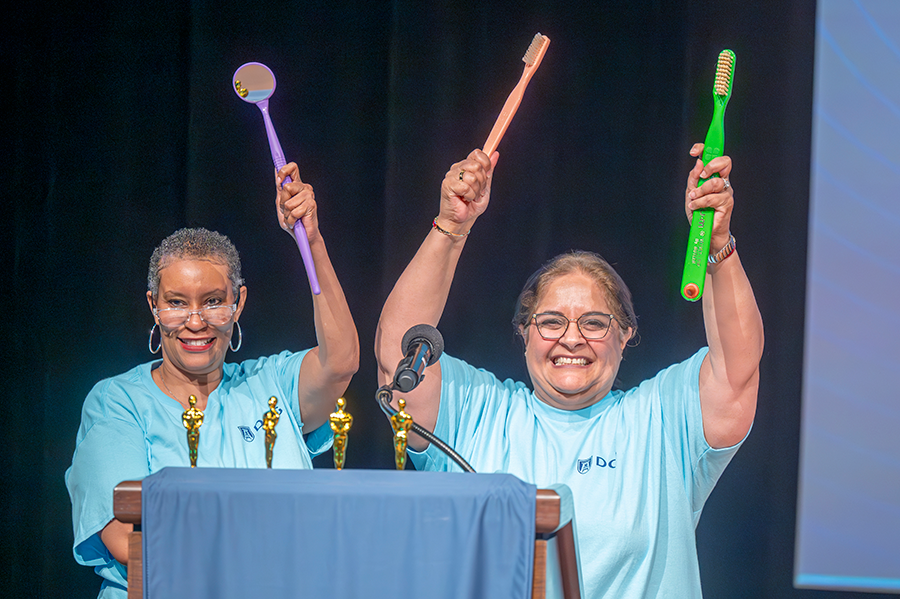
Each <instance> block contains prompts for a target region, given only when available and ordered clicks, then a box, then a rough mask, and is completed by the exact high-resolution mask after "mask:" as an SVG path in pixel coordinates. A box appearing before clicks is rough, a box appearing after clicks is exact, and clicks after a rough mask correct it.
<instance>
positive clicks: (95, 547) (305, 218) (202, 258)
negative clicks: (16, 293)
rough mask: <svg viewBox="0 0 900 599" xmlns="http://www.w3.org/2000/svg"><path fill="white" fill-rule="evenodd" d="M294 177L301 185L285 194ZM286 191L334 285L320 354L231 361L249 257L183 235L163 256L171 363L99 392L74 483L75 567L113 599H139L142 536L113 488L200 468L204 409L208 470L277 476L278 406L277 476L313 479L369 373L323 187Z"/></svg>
mask: <svg viewBox="0 0 900 599" xmlns="http://www.w3.org/2000/svg"><path fill="white" fill-rule="evenodd" d="M286 176H290V177H291V179H292V182H290V183H287V184H285V185H284V187H283V188H282V187H281V183H282V181H284V178H285V177H286ZM276 188H277V192H276V211H277V214H278V220H279V224H280V225H281V227H282V228H283V229H284V230H286V231H288V232H291V231H292V229H293V225H294V223H295V222H296V221H297V220H302V223H303V226H304V228H305V229H306V234H307V236H308V238H309V245H310V250H311V253H312V257H313V260H314V262H315V267H316V272H317V275H318V280H319V284H320V287H321V293H320V294H319V295H314V296H313V311H314V322H315V329H316V337H317V339H318V346H317V347H314V348H312V349H308V350H304V351H299V352H290V351H284V352H281V353H280V354H277V355H273V356H264V357H260V358H256V359H248V360H245V361H243V362H238V363H226V362H225V357H226V353H227V352H228V350H229V349H230V350H231V351H233V352H237V351H238V350H239V349H240V346H241V340H242V332H241V327H240V324H239V322H240V317H241V314H242V312H243V310H244V307H245V305H246V302H247V287H246V286H244V281H243V279H242V278H241V264H240V259H239V257H238V253H237V250H236V249H235V248H234V246H233V245H232V243H231V241H230V240H229V239H228V238H227V237H225V236H223V235H220V234H218V233H214V232H210V231H207V230H205V229H181V230H180V231H176V232H175V233H173V234H172V235H170V236H169V237H168V238H166V239H165V240H163V242H162V243H161V244H160V245H159V247H158V248H156V250H155V251H154V252H153V256H152V258H151V260H150V269H149V274H148V291H147V303H148V304H149V308H150V312H151V314H152V316H153V320H154V325H153V329H152V330H151V332H150V341H149V344H150V351H151V352H152V353H158V354H159V355H160V357H161V359H159V360H155V361H151V362H147V363H145V364H142V365H140V366H137V367H136V368H133V369H132V370H130V371H128V372H126V373H124V374H121V375H118V376H115V377H112V378H110V379H106V380H104V381H101V382H100V383H98V384H97V385H96V386H95V387H94V388H93V390H92V391H91V392H90V394H89V395H88V397H87V399H86V400H85V404H84V408H83V410H82V421H81V427H80V429H79V431H78V436H77V439H76V448H75V455H74V457H73V459H72V466H71V468H69V470H68V471H67V472H66V484H67V486H68V488H69V493H70V496H71V498H72V506H73V521H74V528H75V547H74V548H75V556H76V559H77V560H78V561H79V562H80V563H82V564H85V565H90V566H94V568H95V570H96V571H97V573H98V574H100V575H101V576H102V577H103V578H104V581H103V586H102V589H101V593H100V596H101V597H125V596H126V586H127V584H126V572H125V567H124V566H123V564H125V563H126V562H127V533H128V532H130V531H131V529H132V526H131V525H126V524H122V523H121V522H118V521H117V520H115V519H113V505H112V499H113V488H114V487H115V485H116V484H118V483H119V482H121V481H123V480H134V479H141V478H143V477H145V476H147V475H148V474H151V473H153V472H155V471H157V470H159V469H161V468H163V467H165V466H189V465H190V462H189V455H188V445H187V430H186V429H185V426H187V423H186V422H184V423H183V422H182V420H183V416H184V414H185V413H186V411H187V410H188V409H189V407H190V403H189V399H190V398H192V397H193V398H196V405H195V407H196V409H197V410H202V411H203V412H204V416H205V417H204V418H203V420H202V423H203V424H202V426H201V427H200V428H199V447H198V448H197V454H198V456H197V457H198V464H197V465H198V466H201V467H202V466H207V467H238V468H265V467H266V435H265V430H263V428H264V427H263V419H264V415H265V414H266V412H267V411H268V410H269V409H270V406H269V404H268V401H269V398H271V397H273V396H275V397H276V398H277V399H278V406H277V409H278V411H279V412H280V418H279V424H278V446H277V448H276V451H275V452H274V460H273V464H272V465H273V467H275V468H312V461H311V456H313V455H316V454H318V453H321V452H322V451H325V450H326V449H328V447H329V446H330V445H331V439H332V433H331V428H330V425H329V423H328V415H329V414H330V413H331V411H332V409H333V407H334V404H335V401H336V400H337V399H338V397H339V396H341V395H342V394H343V392H344V391H345V390H346V389H347V386H348V384H349V383H350V379H351V377H352V376H353V375H354V374H355V372H356V370H357V367H358V363H359V339H358V336H357V332H356V326H355V325H354V323H353V318H352V316H351V315H350V310H349V308H348V306H347V302H346V300H345V298H344V293H343V291H342V290H341V286H340V283H339V282H338V279H337V276H336V275H335V272H334V269H333V267H332V265H331V261H330V259H329V257H328V252H327V251H326V248H325V242H324V241H323V240H322V235H321V233H320V232H319V227H318V216H317V210H316V202H315V197H314V194H313V190H312V187H311V186H310V185H308V184H304V183H303V182H302V181H301V180H300V177H299V172H298V169H297V165H296V164H294V163H291V164H289V165H287V166H285V167H284V168H282V169H281V170H280V171H279V172H278V173H277V175H276ZM289 326H294V325H289ZM195 420H196V419H195Z"/></svg>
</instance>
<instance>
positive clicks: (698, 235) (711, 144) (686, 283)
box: [681, 50, 734, 302]
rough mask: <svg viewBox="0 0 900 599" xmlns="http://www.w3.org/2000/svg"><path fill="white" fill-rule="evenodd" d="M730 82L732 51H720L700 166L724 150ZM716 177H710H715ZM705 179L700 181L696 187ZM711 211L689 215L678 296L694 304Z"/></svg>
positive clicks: (703, 275) (706, 250) (702, 273)
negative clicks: (679, 294) (689, 223)
mask: <svg viewBox="0 0 900 599" xmlns="http://www.w3.org/2000/svg"><path fill="white" fill-rule="evenodd" d="M733 81H734V52H732V51H731V50H722V52H720V53H719V61H718V64H717V65H716V82H715V84H714V85H713V117H712V122H711V123H710V124H709V131H707V132H706V141H705V142H704V144H703V157H702V160H703V164H704V165H707V164H709V161H710V160H712V159H713V158H718V157H719V156H721V155H722V154H723V152H724V150H725V106H726V105H727V104H728V100H729V99H730V98H731V87H732V83H733ZM718 176H719V175H718V174H716V175H713V177H718ZM708 180H709V179H701V180H700V182H699V184H698V185H697V187H699V186H700V185H703V184H704V183H705V182H706V181H708ZM713 212H714V211H713V209H712V208H701V209H699V210H694V213H693V214H692V215H691V232H690V235H689V236H688V246H687V255H686V256H685V258H684V274H683V275H682V277H681V295H682V296H683V297H684V299H686V300H690V301H692V302H696V301H697V300H698V299H700V296H701V295H703V283H704V282H705V281H706V264H707V261H708V259H709V238H710V235H711V234H712V224H713Z"/></svg>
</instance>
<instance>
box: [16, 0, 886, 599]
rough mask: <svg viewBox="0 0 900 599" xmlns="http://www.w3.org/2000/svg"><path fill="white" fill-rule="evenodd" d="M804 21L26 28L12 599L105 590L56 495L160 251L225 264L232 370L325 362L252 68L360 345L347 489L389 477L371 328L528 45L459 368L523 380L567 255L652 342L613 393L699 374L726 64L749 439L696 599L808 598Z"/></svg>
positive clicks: (61, 8) (713, 503)
mask: <svg viewBox="0 0 900 599" xmlns="http://www.w3.org/2000/svg"><path fill="white" fill-rule="evenodd" d="M814 18H815V5H814V2H812V1H811V0H789V1H785V2H779V3H774V2H773V3H753V2H735V1H730V0H728V1H721V2H717V3H706V2H700V1H697V0H668V1H665V2H663V1H645V2H630V3H624V2H611V1H595V2H571V1H549V0H547V1H538V0H525V1H522V2H518V3H515V4H512V3H509V4H507V3H500V2H496V3H490V2H470V1H457V2H437V1H430V2H397V1H395V2H388V1H367V2H359V3H335V2H281V1H274V2H268V3H254V2H233V1H230V0H225V1H219V2H201V1H197V2H189V3H188V2H170V3H163V2H159V3H140V2H138V3H112V2H94V3H83V2H82V3H75V2H61V3H53V4H50V3H45V2H31V3H21V4H20V5H18V6H17V7H16V8H14V9H13V10H12V12H11V14H8V15H7V16H6V19H5V24H6V25H7V27H6V34H5V40H4V41H3V46H2V47H3V59H4V60H3V62H4V72H5V73H7V75H6V76H5V77H4V82H5V85H6V93H5V94H3V100H4V104H3V106H4V110H3V113H4V114H3V117H4V122H5V124H6V127H5V130H6V132H7V133H6V135H5V138H6V141H7V145H6V147H7V150H6V152H5V153H4V158H3V167H4V168H3V173H4V180H5V185H3V192H2V193H3V197H4V198H5V199H4V206H5V207H6V213H7V219H6V222H7V225H6V235H4V236H3V243H4V249H5V251H4V252H3V256H4V260H3V268H4V273H5V275H4V279H5V285H3V295H2V301H3V313H4V318H3V319H2V325H0V326H2V327H3V329H2V331H3V337H2V344H0V347H2V352H3V354H2V355H3V365H4V369H3V370H4V379H5V385H4V389H3V399H2V402H3V404H2V414H3V416H2V419H0V422H2V425H0V426H2V429H0V434H2V462H0V464H2V476H3V481H2V490H0V494H2V512H0V522H2V525H0V546H2V553H0V578H2V580H3V581H4V582H3V591H2V594H3V595H6V596H23V597H92V596H95V595H96V592H97V588H98V586H99V578H98V577H96V576H95V575H94V574H93V572H92V571H91V570H90V569H88V568H85V567H81V566H78V565H77V564H76V563H75V561H74V559H73V558H72V550H71V544H72V529H71V515H70V513H71V511H70V503H69V499H68V495H67V493H66V490H65V486H64V483H63V473H64V471H65V469H66V468H67V467H68V465H69V463H70V461H71V455H72V451H73V449H74V443H75V433H76V430H77V427H78V423H79V420H80V410H81V404H82V401H83V399H84V397H85V395H86V394H87V392H88V391H89V390H90V388H91V386H92V385H93V384H94V383H95V382H97V381H98V380H100V379H101V378H104V377H107V376H111V375H115V374H117V373H120V372H123V371H125V370H127V369H129V368H131V367H132V366H134V365H136V364H138V363H141V362H144V361H147V360H149V359H150V357H151V356H150V355H149V353H148V352H147V346H146V343H147V332H148V330H149V328H150V326H151V323H152V321H151V317H150V314H149V311H148V308H147V304H146V300H145V297H144V293H145V290H146V283H145V281H146V268H147V262H148V260H149V256H150V253H151V252H152V250H153V248H154V247H155V245H156V244H157V243H158V242H159V241H160V240H161V239H162V238H163V237H165V236H166V235H168V234H169V233H171V232H172V231H173V230H175V229H176V228H179V227H182V226H205V227H208V228H212V229H216V230H219V231H221V232H223V233H225V234H227V235H229V236H230V237H231V238H232V239H233V241H234V242H235V244H236V245H237V247H238V249H239V250H240V251H241V254H242V258H243V263H244V275H245V278H246V280H247V286H248V288H249V295H248V305H247V309H246V310H245V312H244V316H243V318H242V321H241V322H242V325H243V330H244V345H243V348H242V349H241V351H240V353H239V354H238V355H237V356H235V358H246V357H253V356H258V355H262V354H269V353H274V352H277V351H279V350H281V349H285V348H287V349H302V348H305V347H310V346H312V345H314V344H315V334H314V330H313V327H312V321H311V301H310V298H309V288H308V284H307V282H306V280H305V277H304V273H303V268H302V263H301V261H300V258H299V255H298V252H297V249H296V246H295V244H294V242H293V241H292V240H291V238H290V237H289V236H288V235H286V234H284V233H283V232H282V231H281V230H280V229H279V228H278V226H277V224H276V222H275V219H274V216H273V209H272V208H273V194H274V189H273V182H272V165H271V160H270V156H269V151H268V146H267V143H266V139H265V135H264V131H263V127H262V119H261V116H260V114H259V111H258V110H257V109H256V108H255V107H253V106H251V105H249V104H245V103H243V102H241V101H239V100H238V98H237V97H236V96H235V95H234V93H233V91H232V90H231V87H230V85H231V75H232V73H233V72H234V70H235V69H236V68H237V67H238V66H239V65H241V64H243V63H244V62H247V61H260V62H263V63H266V64H268V65H269V66H270V67H271V68H272V69H273V70H274V72H275V74H276V77H277V79H278V87H277V91H276V92H275V96H274V98H273V100H272V101H271V104H270V110H271V114H272V116H273V119H274V121H275V125H276V128H277V129H278V133H279V137H280V139H281V142H282V145H283V146H284V150H285V153H286V155H287V157H288V159H293V160H296V161H297V162H298V163H299V165H300V168H301V173H302V177H303V179H304V180H305V181H307V182H310V183H312V185H313V186H314V187H315V190H316V195H317V199H318V202H319V211H320V223H321V228H322V231H323V235H324V236H325V239H326V242H327V244H328V248H329V251H330V254H331V257H332V260H333V262H334V265H335V268H336V270H337V273H338V276H339V277H340V279H341V281H342V283H343V286H344V289H345V291H346V294H347V298H348V301H349V303H350V308H351V310H352V312H353V314H354V316H355V319H356V323H357V326H358V328H359V332H360V341H361V345H362V349H363V354H362V360H361V365H360V370H359V373H358V374H357V376H356V377H355V378H354V380H353V382H352V383H351V386H350V389H349V390H348V391H347V394H346V397H347V399H348V403H349V410H350V411H351V413H353V414H354V416H355V421H354V426H353V429H352V431H351V436H350V444H349V449H348V458H347V466H348V467H349V468H390V467H392V447H391V441H390V437H391V433H390V427H389V425H388V424H387V422H385V421H384V419H383V417H382V416H381V414H380V412H379V411H378V410H377V409H376V405H375V402H374V399H373V394H374V391H375V388H376V381H375V362H374V359H373V357H372V352H371V348H372V344H373V337H374V330H375V325H376V322H377V318H378V314H379V312H380V308H381V305H382V303H383V301H384V299H385V297H386V296H387V294H388V292H389V291H390V289H391V287H392V285H393V282H394V281H395V280H396V278H397V277H398V276H399V274H400V272H401V271H402V269H403V267H404V266H405V265H406V263H407V262H408V260H409V259H410V258H411V257H412V254H413V253H414V251H415V249H416V248H417V247H418V244H419V243H420V242H421V240H422V238H423V237H424V236H425V234H426V233H427V231H428V229H429V226H430V223H431V219H432V217H434V216H435V214H436V213H437V212H436V211H437V206H438V191H439V186H440V181H441V179H442V177H443V174H444V172H445V171H446V170H447V168H448V167H449V166H450V164H452V163H453V162H455V161H457V160H460V159H461V158H463V157H465V156H466V155H467V154H468V152H469V151H470V150H471V149H473V148H475V147H480V145H481V144H482V143H483V142H484V140H485V138H486V137H487V134H488V132H489V130H490V128H491V126H492V124H493V121H494V119H495V117H496V115H497V113H498V112H499V110H500V108H501V106H502V104H503V102H504V100H505V99H506V96H507V94H508V93H509V91H510V90H511V89H512V87H513V85H514V84H515V83H516V81H518V78H519V76H520V74H521V72H522V67H523V63H522V62H521V57H522V55H523V54H524V52H525V50H526V49H527V47H528V45H529V43H530V42H531V39H532V37H533V36H534V34H535V33H536V32H538V31H540V32H541V33H544V34H545V35H547V36H549V37H550V39H551V40H552V41H551V44H550V48H549V51H548V53H547V55H546V58H545V59H544V62H543V64H542V66H541V68H540V69H539V71H538V72H537V74H536V76H535V77H534V79H533V81H532V83H531V85H530V87H529V89H528V91H527V94H526V96H525V99H524V101H523V103H522V106H521V108H520V110H519V113H518V115H517V117H516V119H515V120H514V121H513V123H512V126H511V127H510V129H509V131H508V133H507V135H506V137H505V138H504V140H503V142H502V144H501V146H500V152H501V157H500V163H499V166H498V168H497V171H496V176H495V181H494V186H493V197H492V201H491V206H490V208H489V210H488V212H487V213H486V214H485V215H484V216H483V217H482V218H481V219H480V220H479V221H478V223H477V224H476V226H475V228H474V230H473V231H472V235H471V237H470V239H469V241H468V243H467V247H466V250H465V253H464V255H463V258H462V260H461V263H460V266H459V271H458V275H457V279H456V283H455V285H454V287H453V290H452V292H451V294H450V298H449V302H448V306H447V309H446V312H445V314H444V319H443V321H442V322H441V327H440V328H441V330H442V332H443V334H444V337H445V340H446V346H447V351H448V352H449V353H451V354H454V355H457V356H459V357H462V358H465V359H467V360H468V361H470V362H472V363H474V364H476V365H480V366H484V367H485V368H488V369H490V370H492V371H494V372H495V373H497V374H498V375H499V376H501V377H507V376H509V377H515V378H519V379H523V378H524V377H525V376H526V373H525V369H524V363H523V360H522V358H521V353H520V349H519V347H518V346H517V344H516V342H515V340H514V338H513V336H512V329H511V326H510V324H509V321H510V319H511V317H512V307H513V303H514V301H515V298H516V296H517V294H518V291H519V289H520V287H521V285H522V284H523V283H524V281H525V279H526V278H527V277H528V275H529V274H530V273H531V272H532V271H533V270H535V269H536V268H537V267H538V266H539V265H540V264H541V263H542V262H543V261H545V260H547V259H549V258H550V257H552V256H553V255H555V254H557V253H559V252H561V251H564V250H567V249H570V248H583V249H589V250H595V251H598V252H600V253H601V254H603V255H604V256H605V257H606V258H607V259H609V260H610V261H611V262H612V263H614V264H615V265H616V267H617V268H618V269H619V272H620V273H621V275H622V276H623V277H624V278H625V280H626V281H627V282H628V283H629V285H630V286H631V289H632V292H633V294H634V297H635V306H636V309H637V313H638V315H639V326H640V333H641V342H640V344H639V345H638V346H637V347H634V348H631V349H629V350H628V351H627V353H626V360H625V362H624V363H623V366H622V370H621V373H620V379H621V381H622V384H623V385H626V386H630V385H633V384H635V383H637V382H639V381H640V380H642V379H643V378H645V377H648V376H650V375H652V374H654V373H655V372H657V371H658V370H659V369H660V368H662V367H664V366H667V365H668V364H670V363H672V362H674V361H678V360H681V359H684V358H686V357H687V356H688V355H690V354H691V353H692V352H693V351H695V350H696V348H698V347H699V346H701V345H703V344H704V333H703V326H702V320H701V314H700V306H699V305H697V304H690V303H688V302H685V301H684V300H682V299H681V298H680V296H679V294H678V283H679V281H680V272H681V263H682V262H683V256H684V247H685V240H686V235H687V228H688V227H687V221H686V218H685V216H684V213H683V209H682V193H683V189H684V181H685V177H686V174H687V171H688V170H689V168H690V165H691V162H692V161H691V159H690V157H689V156H688V153H687V152H688V148H689V147H690V144H691V143H692V142H694V141H702V138H703V136H704V134H705V131H706V126H707V125H708V123H709V117H710V115H711V99H710V98H711V87H712V77H713V72H714V65H715V60H716V56H717V54H718V52H719V51H720V50H721V49H723V48H726V47H728V48H732V49H733V50H734V51H735V52H736V54H737V57H738V58H737V65H736V76H735V92H734V96H733V98H732V100H731V103H730V105H729V108H728V114H727V115H726V134H727V144H726V149H727V152H728V153H729V154H730V155H731V156H732V157H733V159H734V165H735V166H734V169H735V170H734V173H733V176H732V181H733V183H734V187H735V190H736V208H735V215H734V219H733V231H734V234H735V237H736V238H737V240H738V246H739V248H740V251H741V256H742V259H743V261H744V264H745V266H746V268H747V271H748V273H749V275H750V278H751V280H752V282H753V283H754V286H755V289H756V293H757V298H758V300H759V304H760V308H761V310H762V313H763V317H764V320H765V323H766V333H767V344H766V352H765V356H764V358H763V364H762V382H761V389H760V400H759V411H758V417H757V419H756V423H755V425H754V430H753V432H752V434H751V436H750V438H749V439H748V441H747V442H746V443H745V445H744V447H743V448H742V449H741V451H740V452H739V453H738V454H737V456H736V458H735V459H734V461H733V463H732V465H731V466H730V467H729V469H728V470H727V471H726V473H725V475H724V476H723V477H722V479H721V481H720V482H719V485H718V487H717V488H716V490H715V491H714V493H713V494H712V496H711V498H710V500H709V502H708V503H707V507H706V510H705V514H704V516H703V519H702V520H701V524H700V527H699V530H698V533H697V534H698V543H699V551H700V558H701V573H702V578H703V581H704V585H705V592H706V595H707V596H708V597H754V598H755V597H774V598H780V597H810V596H817V595H820V594H823V593H817V592H813V591H796V590H793V589H792V585H791V576H792V556H793V532H794V528H793V527H794V507H795V495H796V480H797V462H798V456H797V452H798V434H799V413H800V405H799V404H800V385H801V381H800V374H801V364H802V351H803V347H802V331H803V308H804V288H805V287H804V285H805V282H804V270H805V258H806V225H807V203H808V188H809V183H808V181H809V170H808V169H809V145H810V122H811V116H810V111H811V94H812V65H813V40H814V26H815V23H814ZM330 461H331V455H330V454H328V455H326V456H322V457H320V458H318V459H317V461H316V464H317V466H319V467H326V468H327V467H331V465H330ZM347 566H348V569H350V570H351V571H352V568H353V565H352V564H348V565H347ZM848 596H849V595H848ZM865 596H866V597H871V596H872V595H865Z"/></svg>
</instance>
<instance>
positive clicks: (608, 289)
mask: <svg viewBox="0 0 900 599" xmlns="http://www.w3.org/2000/svg"><path fill="white" fill-rule="evenodd" d="M571 273H583V274H585V275H587V276H588V277H590V278H591V279H593V280H594V282H595V283H596V284H597V286H599V287H600V289H601V290H602V291H603V295H604V296H605V297H606V301H607V302H608V303H609V305H610V310H612V313H613V315H614V316H615V317H616V320H617V321H619V327H620V328H621V329H622V332H625V330H626V329H628V328H629V327H631V337H630V339H634V338H635V335H636V334H637V316H636V315H635V313H634V305H633V304H632V303H631V292H630V291H629V290H628V286H627V285H625V281H623V280H622V277H620V276H619V273H617V272H616V271H615V269H613V267H612V266H610V264H609V262H607V261H606V260H604V259H603V258H602V257H601V256H600V255H599V254H595V253H594V252H585V251H583V250H572V251H569V252H566V253H565V254H560V255H558V256H556V257H555V258H553V259H552V260H550V261H549V262H547V263H546V264H544V265H543V266H542V267H541V268H539V269H538V270H537V271H536V272H535V273H534V274H533V275H531V277H529V279H528V281H527V282H526V283H525V287H524V288H523V289H522V293H520V294H519V299H518V300H517V301H516V312H515V316H513V320H512V324H513V328H514V329H515V331H516V334H517V335H521V334H522V329H523V328H524V327H526V326H528V321H529V320H530V319H531V315H532V314H534V310H535V308H536V307H537V303H538V300H539V299H540V297H541V294H542V293H543V292H544V290H545V289H546V288H547V286H548V285H549V284H550V283H551V282H552V281H554V280H555V279H557V278H559V277H561V276H563V275H567V274H571Z"/></svg>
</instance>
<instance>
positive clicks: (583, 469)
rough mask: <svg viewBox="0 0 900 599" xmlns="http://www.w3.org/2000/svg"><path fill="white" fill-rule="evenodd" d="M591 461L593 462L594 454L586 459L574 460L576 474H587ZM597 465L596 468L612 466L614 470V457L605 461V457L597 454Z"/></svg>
mask: <svg viewBox="0 0 900 599" xmlns="http://www.w3.org/2000/svg"><path fill="white" fill-rule="evenodd" d="M593 463H594V456H591V457H589V458H588V459H586V460H576V461H575V470H577V471H578V474H587V473H588V471H590V469H591V466H592V465H593ZM597 467H598V468H612V469H613V470H615V468H616V459H615V458H613V459H611V460H609V461H608V462H607V461H606V459H605V458H602V457H600V456H597Z"/></svg>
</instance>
